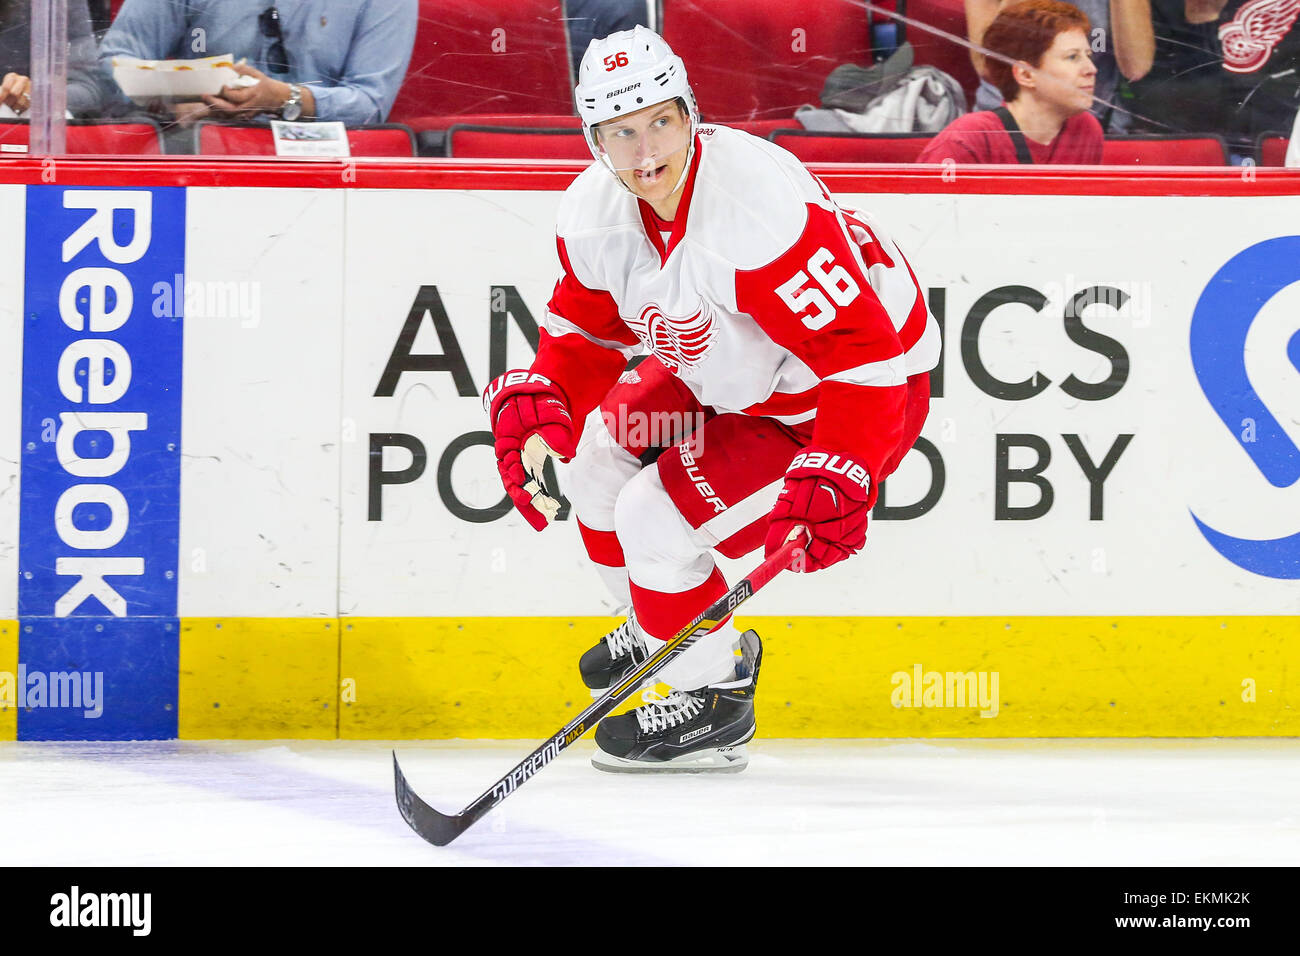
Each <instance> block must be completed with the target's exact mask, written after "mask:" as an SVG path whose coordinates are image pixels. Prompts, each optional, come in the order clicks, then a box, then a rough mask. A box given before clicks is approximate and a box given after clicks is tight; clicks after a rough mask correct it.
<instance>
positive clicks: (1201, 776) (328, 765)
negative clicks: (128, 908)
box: [0, 740, 1300, 866]
mask: <svg viewBox="0 0 1300 956" xmlns="http://www.w3.org/2000/svg"><path fill="white" fill-rule="evenodd" d="M535 745H536V744H535V742H532V741H501V742H483V741H474V742H465V741H452V742H434V743H419V742H411V741H402V742H399V743H397V745H396V746H397V750H398V756H399V758H400V759H401V760H402V765H403V769H404V770H405V772H406V774H407V777H408V779H409V780H410V782H411V784H412V786H413V787H415V789H416V791H417V792H418V793H420V794H421V795H422V796H423V797H424V798H425V799H426V800H427V801H428V802H430V803H431V804H433V805H434V806H436V807H438V808H439V809H441V810H444V811H456V810H459V809H460V808H461V807H463V806H464V805H465V804H467V803H468V802H469V801H470V800H471V799H473V798H474V797H475V796H477V795H478V793H479V792H480V791H482V790H484V789H486V788H487V787H488V786H489V785H490V784H491V783H492V782H493V781H494V780H495V779H496V778H497V777H498V776H500V775H501V774H502V773H504V772H505V771H506V770H508V769H509V768H510V767H511V766H512V765H513V764H514V763H515V762H516V761H517V760H518V759H520V758H522V757H523V756H524V755H525V754H527V753H528V752H529V751H530V750H531V749H532V748H533V746H535ZM593 746H594V745H593V744H592V743H591V742H590V741H582V742H579V743H578V744H576V745H574V747H572V748H570V749H569V750H568V751H566V752H565V753H563V754H562V755H561V756H560V757H559V758H558V759H557V760H556V761H555V762H553V763H552V764H551V765H550V766H549V767H547V768H545V769H544V770H543V771H542V772H541V773H540V774H538V775H537V776H536V777H535V778H533V779H532V780H531V781H529V782H528V783H527V784H525V785H524V786H523V787H521V788H520V789H519V790H518V791H517V792H516V793H514V794H513V795H512V796H511V797H510V798H509V799H508V800H506V802H505V803H503V804H502V805H501V806H500V807H498V808H497V809H496V810H494V811H493V812H492V813H490V814H489V815H488V816H487V817H486V818H484V819H483V820H482V821H480V822H479V823H478V824H477V825H476V826H475V827H473V828H471V829H470V830H469V831H468V832H467V833H465V834H464V835H463V836H462V837H460V839H459V840H457V841H456V842H455V843H453V844H452V845H451V846H450V847H448V848H444V849H439V848H437V847H433V846H429V845H427V844H425V843H424V842H422V841H421V840H420V839H419V838H418V837H416V836H415V835H414V834H413V833H412V832H411V831H410V830H409V829H407V826H406V824H405V823H404V822H403V821H402V818H401V817H400V816H399V815H398V813H397V809H396V807H395V805H394V800H393V781H392V769H391V766H392V765H391V759H390V757H389V747H390V745H389V744H384V743H357V742H348V741H339V742H300V741H293V742H277V741H260V742H217V741H212V742H188V741H181V742H161V743H121V744H103V743H58V744H54V743H23V742H20V743H4V744H0V846H3V848H4V853H3V856H4V861H5V863H6V864H8V865H20V866H21V865H33V864H36V865H41V864H45V865H55V864H57V865H122V864H202V865H226V864H252V865H256V864H328V865H348V864H412V865H433V866H439V865H450V866H469V865H499V864H550V865H555V864H595V865H611V864H613V865H625V864H660V865H662V864H717V863H721V862H725V863H726V864H727V865H738V864H886V865H895V866H898V865H912V864H920V865H948V864H955V865H972V866H989V865H1001V864H1048V865H1055V864H1067V865H1094V864H1116V865H1143V864H1163V865H1184V864H1203V865H1229V864H1241V865H1259V864H1289V865H1295V864H1297V863H1300V798H1297V794H1300V740H1271V741H1245V740H1212V741H1190V740H1175V741H1167V740H1166V741H1152V740H1138V741H1041V740H1040V741H943V742H935V741H806V740H762V741H759V742H756V743H753V744H751V745H750V765H749V768H748V769H747V770H745V771H744V772H743V773H740V774H726V775H720V776H712V777H709V776H701V775H685V774H677V775H664V776H638V777H633V776H627V775H614V774H605V773H601V772H599V771H596V770H594V769H592V767H591V766H590V764H589V763H588V758H589V756H590V754H591V750H592V747H593Z"/></svg>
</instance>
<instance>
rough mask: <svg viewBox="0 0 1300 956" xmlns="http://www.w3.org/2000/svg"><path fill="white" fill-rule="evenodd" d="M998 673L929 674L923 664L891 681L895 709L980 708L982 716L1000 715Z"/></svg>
mask: <svg viewBox="0 0 1300 956" xmlns="http://www.w3.org/2000/svg"><path fill="white" fill-rule="evenodd" d="M998 677H999V675H998V672H997V671H927V670H923V669H922V667H921V665H920V664H913V665H912V670H911V671H910V672H909V671H895V672H894V673H893V674H892V675H891V676H890V678H889V683H890V684H891V685H892V686H893V688H894V690H893V693H892V694H890V696H889V701H890V703H891V704H893V705H894V706H895V707H970V708H979V712H980V716H981V717H996V716H997V715H998Z"/></svg>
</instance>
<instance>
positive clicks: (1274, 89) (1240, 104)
mask: <svg viewBox="0 0 1300 956" xmlns="http://www.w3.org/2000/svg"><path fill="white" fill-rule="evenodd" d="M1197 3H1198V4H1199V6H1200V13H1201V16H1202V17H1204V18H1213V17H1217V19H1218V22H1217V24H1216V25H1217V27H1218V32H1219V43H1220V45H1221V46H1222V47H1223V70H1224V79H1225V85H1226V88H1227V102H1228V113H1229V115H1228V136H1229V141H1230V145H1232V146H1233V147H1234V149H1235V150H1236V151H1238V152H1241V153H1243V154H1246V155H1249V154H1250V153H1251V152H1252V150H1253V148H1254V143H1255V141H1256V139H1258V138H1259V136H1260V135H1262V134H1263V133H1267V132H1277V131H1282V132H1285V131H1286V130H1287V129H1289V128H1290V126H1291V123H1292V122H1293V121H1294V118H1295V115H1296V111H1297V110H1300V2H1297V0H1197Z"/></svg>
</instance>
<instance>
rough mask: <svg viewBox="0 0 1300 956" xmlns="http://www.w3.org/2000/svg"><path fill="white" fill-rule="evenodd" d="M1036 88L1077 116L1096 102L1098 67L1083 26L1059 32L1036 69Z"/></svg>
mask: <svg viewBox="0 0 1300 956" xmlns="http://www.w3.org/2000/svg"><path fill="white" fill-rule="evenodd" d="M1034 80H1035V86H1034V92H1035V93H1036V94H1037V95H1038V98H1039V99H1040V100H1043V101H1044V102H1046V103H1048V104H1049V105H1051V106H1055V107H1056V108H1057V109H1059V110H1061V111H1062V112H1064V113H1066V114H1068V115H1071V116H1073V115H1074V114H1075V113H1082V112H1083V111H1084V110H1086V109H1088V108H1089V107H1091V106H1092V93H1093V89H1094V88H1095V87H1096V85H1097V68H1096V67H1095V66H1093V64H1092V51H1091V49H1090V48H1089V46H1088V38H1087V37H1086V36H1085V35H1084V32H1083V31H1082V30H1066V31H1064V32H1062V33H1058V34H1057V35H1056V39H1055V40H1053V41H1052V45H1051V46H1050V47H1048V49H1047V52H1046V53H1044V54H1043V62H1042V63H1041V64H1040V65H1039V66H1038V68H1037V69H1036V70H1035V71H1034Z"/></svg>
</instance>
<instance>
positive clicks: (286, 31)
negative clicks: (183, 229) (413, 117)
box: [100, 0, 417, 126]
mask: <svg viewBox="0 0 1300 956" xmlns="http://www.w3.org/2000/svg"><path fill="white" fill-rule="evenodd" d="M416 19H417V0H357V2H353V3H340V2H338V0H279V2H278V3H274V4H273V3H271V2H270V0H126V3H125V4H124V5H123V6H122V9H121V11H120V12H119V13H118V15H117V19H116V20H114V21H113V26H112V28H111V29H110V30H109V31H108V33H107V34H106V35H105V36H104V40H103V43H102V44H101V45H100V59H101V61H102V62H103V63H104V64H105V67H106V69H109V71H110V72H111V65H110V64H111V60H112V58H113V57H114V56H129V57H136V58H138V59H142V60H167V59H198V58H202V57H207V56H214V55H219V54H222V53H229V54H231V55H232V56H234V58H235V59H236V60H239V59H241V58H243V59H247V61H248V62H247V64H243V65H237V66H236V67H235V69H236V71H237V72H239V73H240V74H241V75H243V76H250V77H253V78H254V79H256V80H257V81H258V82H257V83H256V84H255V85H252V86H247V87H240V88H234V87H226V88H225V89H223V90H222V91H221V94H220V95H219V96H205V97H204V98H203V102H202V103H183V104H177V105H175V106H173V107H172V110H173V112H174V113H175V114H176V116H177V118H178V119H180V120H182V121H183V122H189V121H193V120H196V119H200V118H203V117H205V116H213V117H217V118H235V117H238V116H243V117H246V118H251V117H252V116H255V115H257V114H262V113H267V114H272V115H275V116H280V117H283V118H284V119H316V120H325V121H330V120H336V121H339V122H342V123H346V124H347V125H348V126H362V125H366V124H370V123H382V122H383V121H384V120H385V119H386V118H387V116H388V111H389V110H390V109H392V106H393V101H394V100H395V99H396V98H397V90H398V87H400V86H401V84H402V79H403V78H404V77H405V76H406V68H407V65H408V64H409V63H410V60H411V49H412V47H413V46H414V44H415V25H416Z"/></svg>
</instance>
